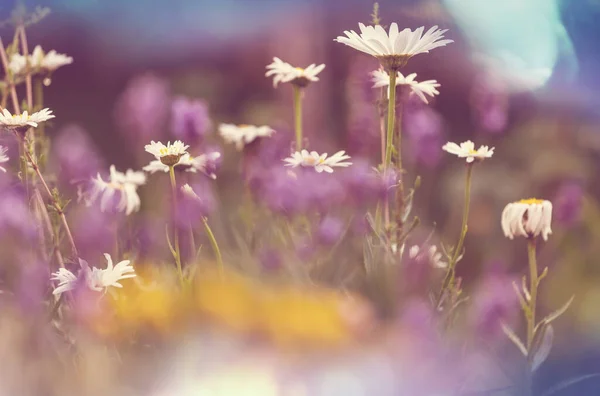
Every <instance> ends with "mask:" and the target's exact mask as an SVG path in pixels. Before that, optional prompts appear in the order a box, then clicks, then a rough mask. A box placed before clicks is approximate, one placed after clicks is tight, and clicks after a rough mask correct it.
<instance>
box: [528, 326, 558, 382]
mask: <svg viewBox="0 0 600 396" xmlns="http://www.w3.org/2000/svg"><path fill="white" fill-rule="evenodd" d="M541 339H542V341H541V342H540V345H539V347H538V348H537V350H536V351H535V353H534V354H533V360H532V363H531V370H532V371H535V370H537V369H538V368H539V367H540V366H541V365H542V363H544V361H545V360H546V358H547V357H548V355H549V354H550V350H551V349H552V342H553V341H554V328H552V326H551V325H548V326H547V327H546V328H545V331H544V334H543V336H542V338H541Z"/></svg>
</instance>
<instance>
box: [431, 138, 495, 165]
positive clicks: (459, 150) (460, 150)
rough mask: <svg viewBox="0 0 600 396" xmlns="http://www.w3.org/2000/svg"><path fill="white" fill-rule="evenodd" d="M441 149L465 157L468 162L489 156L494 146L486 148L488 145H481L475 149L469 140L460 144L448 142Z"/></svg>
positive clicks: (492, 152)
mask: <svg viewBox="0 0 600 396" xmlns="http://www.w3.org/2000/svg"><path fill="white" fill-rule="evenodd" d="M442 150H444V151H447V152H449V153H450V154H454V155H456V156H458V157H459V158H466V159H467V162H468V163H471V162H473V161H475V160H480V161H482V160H484V159H485V158H491V156H492V155H493V154H494V147H492V148H488V146H481V147H479V149H477V150H475V144H474V143H473V142H472V141H470V140H467V141H466V142H463V143H461V144H460V146H459V145H458V144H456V143H452V142H448V143H446V144H445V145H444V146H443V147H442Z"/></svg>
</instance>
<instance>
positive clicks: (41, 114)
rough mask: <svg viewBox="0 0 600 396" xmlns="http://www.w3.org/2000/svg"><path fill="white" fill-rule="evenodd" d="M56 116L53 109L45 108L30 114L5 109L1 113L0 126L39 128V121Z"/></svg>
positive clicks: (8, 127) (17, 128)
mask: <svg viewBox="0 0 600 396" xmlns="http://www.w3.org/2000/svg"><path fill="white" fill-rule="evenodd" d="M51 118H54V114H52V110H50V109H48V108H45V109H43V110H40V111H38V112H36V113H33V114H28V113H27V111H24V112H23V114H14V115H13V114H11V113H10V112H9V111H8V110H6V109H3V110H2V113H1V114H0V127H4V128H6V129H15V130H20V129H23V128H29V127H34V128H37V126H38V123H40V122H44V121H48V120H49V119H51Z"/></svg>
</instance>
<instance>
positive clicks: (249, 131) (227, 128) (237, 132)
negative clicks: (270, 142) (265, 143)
mask: <svg viewBox="0 0 600 396" xmlns="http://www.w3.org/2000/svg"><path fill="white" fill-rule="evenodd" d="M219 133H220V134H221V136H222V137H223V139H224V140H225V141H226V142H227V143H234V144H235V147H236V148H237V149H238V150H241V149H242V148H244V146H245V145H246V144H249V143H252V142H253V141H254V140H256V139H257V138H262V137H269V136H271V135H272V134H273V133H275V130H273V129H272V128H271V127H268V126H266V125H263V126H254V125H234V124H221V125H220V126H219Z"/></svg>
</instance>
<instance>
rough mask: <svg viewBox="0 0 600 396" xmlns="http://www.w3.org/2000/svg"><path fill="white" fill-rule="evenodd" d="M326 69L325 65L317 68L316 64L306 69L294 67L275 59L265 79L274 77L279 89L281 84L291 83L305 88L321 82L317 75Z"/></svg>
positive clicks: (275, 84) (274, 83) (268, 68)
mask: <svg viewBox="0 0 600 396" xmlns="http://www.w3.org/2000/svg"><path fill="white" fill-rule="evenodd" d="M324 68H325V65H324V64H321V65H319V66H317V65H316V64H315V63H313V64H311V65H310V66H308V67H307V68H306V69H303V68H301V67H294V66H292V65H290V64H289V63H287V62H284V61H282V60H281V59H279V58H277V57H275V58H273V63H271V64H269V65H267V72H266V73H265V77H271V76H273V86H274V87H277V84H279V83H280V82H283V83H286V82H291V83H292V84H295V85H298V86H300V87H305V86H307V85H308V84H310V82H311V81H312V82H315V81H319V77H317V74H319V73H321V71H323V69H324Z"/></svg>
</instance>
